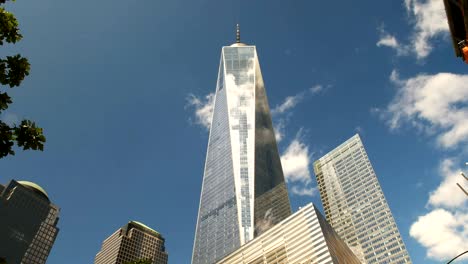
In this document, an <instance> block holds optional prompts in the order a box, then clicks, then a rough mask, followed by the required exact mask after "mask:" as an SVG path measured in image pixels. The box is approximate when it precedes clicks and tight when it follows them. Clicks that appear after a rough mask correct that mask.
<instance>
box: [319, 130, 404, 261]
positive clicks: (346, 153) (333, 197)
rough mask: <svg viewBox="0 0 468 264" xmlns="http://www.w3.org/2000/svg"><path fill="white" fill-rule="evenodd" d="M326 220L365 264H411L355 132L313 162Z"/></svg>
mask: <svg viewBox="0 0 468 264" xmlns="http://www.w3.org/2000/svg"><path fill="white" fill-rule="evenodd" d="M314 171H315V175H316V177H317V182H318V185H319V191H320V196H321V199H322V203H323V206H324V210H325V215H326V217H327V220H328V222H329V223H330V224H331V226H332V227H333V228H334V229H335V231H336V232H337V233H338V234H339V235H340V237H341V238H342V239H343V240H344V241H345V242H346V243H347V244H348V245H349V246H350V248H351V249H352V250H353V251H354V252H355V254H356V255H357V256H358V257H359V258H360V259H361V261H363V262H365V263H369V264H371V263H379V264H380V263H382V264H383V263H411V260H410V257H409V254H408V252H407V250H406V247H405V245H404V243H403V240H402V238H401V236H400V233H399V231H398V228H397V226H396V224H395V220H394V219H393V216H392V213H391V212H390V208H389V206H388V204H387V201H386V199H385V197H384V194H383V192H382V189H381V187H380V184H379V182H378V180H377V176H376V174H375V172H374V170H373V168H372V165H371V163H370V161H369V158H368V156H367V153H366V151H365V149H364V146H363V144H362V142H361V139H360V137H359V135H355V136H353V137H352V138H351V139H349V140H347V141H346V142H345V143H343V144H342V145H340V146H339V147H337V148H336V149H334V150H333V151H331V152H330V153H328V154H326V155H325V156H324V157H322V158H320V159H319V160H317V161H316V162H315V163H314Z"/></svg>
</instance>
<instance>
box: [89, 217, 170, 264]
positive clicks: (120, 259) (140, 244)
mask: <svg viewBox="0 0 468 264" xmlns="http://www.w3.org/2000/svg"><path fill="white" fill-rule="evenodd" d="M143 259H144V260H152V263H153V264H167V262H168V254H167V252H166V249H165V245H164V239H163V238H161V237H160V236H159V235H154V234H152V233H150V232H147V231H145V230H140V229H138V228H136V227H134V226H131V225H127V226H125V227H123V228H120V229H119V230H117V231H116V232H115V233H114V234H112V235H111V236H110V237H109V238H107V239H106V240H104V242H103V243H102V248H101V250H100V251H99V253H98V254H96V258H95V261H94V263H95V264H125V263H127V262H131V261H136V260H143Z"/></svg>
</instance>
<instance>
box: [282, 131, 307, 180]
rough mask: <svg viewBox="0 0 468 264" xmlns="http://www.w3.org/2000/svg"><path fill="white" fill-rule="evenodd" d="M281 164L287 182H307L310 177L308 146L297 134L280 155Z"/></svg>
mask: <svg viewBox="0 0 468 264" xmlns="http://www.w3.org/2000/svg"><path fill="white" fill-rule="evenodd" d="M281 165H282V167H283V173H284V177H285V179H286V181H287V182H301V183H305V184H308V183H310V181H311V178H310V170H309V167H310V166H309V165H310V156H309V148H308V147H307V146H306V145H305V144H304V143H303V142H301V141H300V139H299V136H297V137H296V138H295V139H294V140H293V141H292V142H291V144H289V146H288V147H287V148H286V150H285V151H284V153H283V154H282V155H281Z"/></svg>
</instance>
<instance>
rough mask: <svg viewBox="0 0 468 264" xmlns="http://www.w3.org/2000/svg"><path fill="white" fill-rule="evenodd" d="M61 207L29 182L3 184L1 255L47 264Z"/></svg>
mask: <svg viewBox="0 0 468 264" xmlns="http://www.w3.org/2000/svg"><path fill="white" fill-rule="evenodd" d="M58 214H59V208H58V207H57V206H56V205H54V204H52V203H51V202H50V200H49V196H48V195H47V193H46V191H45V190H44V189H42V188H41V187H40V186H39V185H37V184H35V183H32V182H27V181H15V180H12V181H10V183H9V184H8V185H7V186H6V187H5V186H2V185H0V257H2V258H5V259H6V261H7V263H23V264H44V263H46V260H47V257H48V256H49V253H50V250H51V249H52V246H53V244H54V241H55V238H56V237H57V234H58V231H59V229H58V228H57V223H58V219H59V218H58Z"/></svg>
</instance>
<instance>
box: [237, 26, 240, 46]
mask: <svg viewBox="0 0 468 264" xmlns="http://www.w3.org/2000/svg"><path fill="white" fill-rule="evenodd" d="M236 43H240V27H239V24H237V29H236Z"/></svg>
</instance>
